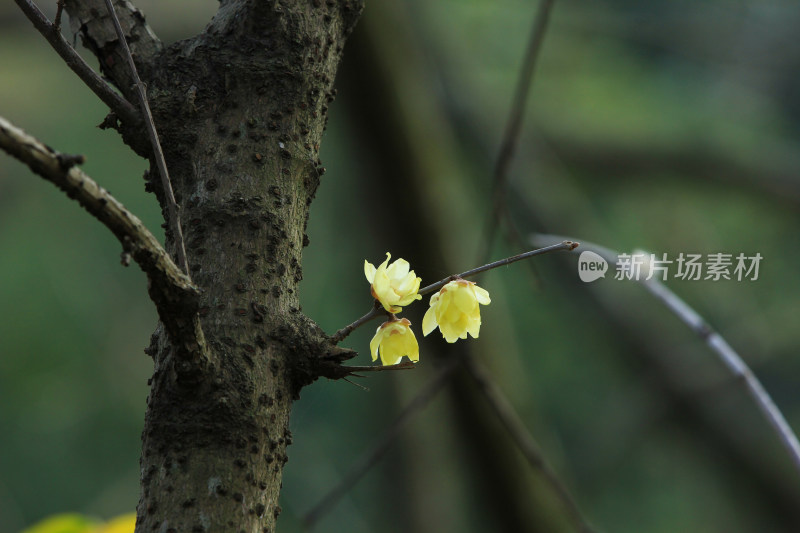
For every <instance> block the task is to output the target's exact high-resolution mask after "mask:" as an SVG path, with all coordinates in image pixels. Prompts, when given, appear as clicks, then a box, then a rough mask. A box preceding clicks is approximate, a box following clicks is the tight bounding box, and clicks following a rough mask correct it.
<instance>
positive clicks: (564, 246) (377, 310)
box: [331, 241, 578, 344]
mask: <svg viewBox="0 0 800 533" xmlns="http://www.w3.org/2000/svg"><path fill="white" fill-rule="evenodd" d="M577 247H578V243H577V242H572V241H564V242H562V243H558V244H553V245H551V246H547V247H545V248H540V249H538V250H531V251H529V252H525V253H522V254H518V255H514V256H511V257H506V258H505V259H500V260H499V261H495V262H493V263H489V264H487V265H483V266H479V267H477V268H473V269H472V270H467V271H466V272H462V273H461V274H456V275H454V276H448V277H446V278H444V279H443V280H440V281H437V282H436V283H432V284H430V285H428V286H427V287H423V288H422V289H420V290H419V294H421V295H423V296H424V295H426V294H428V293H431V292H434V291H438V290H439V289H441V288H442V287H444V286H445V285H447V284H448V283H449V282H451V281H453V280H454V279H458V278H461V279H466V278H469V277H472V276H477V275H478V274H480V273H482V272H486V271H487V270H491V269H493V268H497V267H501V266H505V265H510V264H511V263H516V262H517V261H521V260H523V259H528V258H529V257H533V256H535V255H542V254H546V253H550V252H561V251H570V250H574V249H575V248H577ZM382 314H387V313H386V311H384V309H383V307H382V306H381V305H380V303H379V302H378V300H375V305H374V306H373V307H372V309H371V310H370V311H369V313H367V314H366V315H364V316H362V317H361V318H359V319H358V320H356V321H355V322H353V323H352V324H349V325H347V326H345V327H343V328H342V329H340V330H339V331H337V332H336V333H334V335H333V336H332V337H331V342H332V343H333V344H338V343H340V342H341V341H342V340H344V339H345V337H347V336H348V335H350V334H351V333H352V332H353V331H354V330H355V329H356V328H358V327H361V326H363V325H364V324H366V323H367V322H369V321H370V320H372V319H373V318H377V317H379V316H381V315H382Z"/></svg>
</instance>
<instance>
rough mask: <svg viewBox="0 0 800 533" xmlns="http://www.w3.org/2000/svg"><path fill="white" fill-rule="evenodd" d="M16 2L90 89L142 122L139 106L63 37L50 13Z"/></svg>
mask: <svg viewBox="0 0 800 533" xmlns="http://www.w3.org/2000/svg"><path fill="white" fill-rule="evenodd" d="M16 2H17V5H18V6H19V7H20V9H21V10H22V12H23V13H25V16H27V17H28V19H29V20H30V21H31V22H32V23H33V25H34V27H35V28H36V29H37V30H38V31H39V33H41V34H42V36H43V37H44V38H45V39H47V42H49V43H50V46H52V47H53V49H54V50H55V51H56V52H57V53H58V55H59V56H61V59H63V60H64V62H65V63H66V64H67V66H68V67H69V68H71V69H72V71H73V72H74V73H75V74H77V75H78V77H79V78H80V79H81V80H83V82H84V83H85V84H86V85H87V86H88V87H89V89H91V90H92V92H93V93H94V94H96V95H97V96H98V98H100V100H102V101H103V103H105V104H106V105H107V106H108V107H109V108H111V110H112V111H113V112H114V113H116V114H117V116H118V117H119V118H120V119H122V120H123V121H125V122H127V123H128V124H131V125H133V124H136V123H138V122H139V120H140V117H139V113H138V112H137V111H136V108H135V107H133V106H132V105H131V104H130V102H128V101H127V100H125V98H123V97H122V96H121V95H120V94H119V93H118V92H117V91H115V90H114V89H113V88H112V87H111V86H110V85H109V84H108V83H106V82H105V81H104V80H103V79H102V78H101V77H100V76H98V75H97V74H96V73H95V71H94V70H92V67H90V66H89V65H88V64H87V63H86V61H84V60H83V58H82V57H81V56H79V55H78V53H77V52H76V51H75V49H74V48H72V46H70V44H69V43H68V42H67V41H66V40H65V39H64V37H63V36H62V35H61V32H60V31H59V28H58V27H57V26H56V25H54V24H51V23H50V21H49V20H48V19H47V17H45V16H44V13H42V12H41V11H40V10H39V8H38V7H36V5H35V4H34V3H33V2H31V1H30V0H16ZM61 5H62V4H61V3H60V2H59V10H58V18H57V19H56V20H57V21H59V20H60V14H61V9H60V7H61Z"/></svg>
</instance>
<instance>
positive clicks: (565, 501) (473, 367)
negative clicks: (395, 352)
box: [464, 357, 594, 533]
mask: <svg viewBox="0 0 800 533" xmlns="http://www.w3.org/2000/svg"><path fill="white" fill-rule="evenodd" d="M464 366H465V367H466V369H467V371H468V372H469V374H470V376H472V379H474V380H475V383H476V384H477V385H478V388H479V389H480V391H481V392H482V393H483V395H484V396H485V397H486V401H488V402H489V405H490V406H491V407H492V410H493V411H494V414H495V415H496V416H497V418H498V419H499V420H500V422H501V423H502V424H503V426H505V428H506V429H507V430H508V433H509V434H510V435H511V438H512V439H513V441H514V442H515V443H516V445H517V448H519V451H520V452H522V455H524V456H525V459H527V461H528V463H529V464H530V465H531V467H533V468H535V469H536V470H538V471H539V472H540V473H541V474H542V476H544V479H545V480H546V481H547V483H548V484H549V485H550V489H551V490H552V491H553V493H554V494H555V495H556V496H558V498H559V500H561V504H562V505H563V506H564V507H565V508H566V509H567V511H568V512H569V515H570V518H571V519H572V522H573V524H574V525H575V527H576V528H577V529H578V531H581V532H583V533H591V532H593V531H594V528H592V526H591V525H590V524H589V522H588V521H587V520H586V518H585V517H584V516H583V513H581V510H580V508H579V507H578V504H577V503H576V502H575V500H574V499H573V497H572V495H571V494H570V492H569V489H568V488H567V487H566V485H564V483H563V482H562V481H561V480H560V479H559V477H558V474H556V472H555V471H554V470H553V468H552V467H551V466H550V464H549V463H548V462H547V460H546V459H545V458H544V455H542V451H541V450H540V449H539V446H538V445H537V444H536V441H535V440H534V438H533V437H532V436H531V434H530V432H529V431H528V430H527V429H526V428H525V424H523V423H522V420H520V418H519V415H518V414H517V413H516V411H514V408H513V407H512V406H511V404H510V403H509V401H508V399H507V398H506V397H505V395H504V394H503V391H502V390H501V389H500V387H498V386H497V384H495V383H494V381H492V379H491V377H490V376H489V373H488V372H487V371H486V369H485V368H483V367H482V366H480V365H479V364H478V363H477V362H476V361H475V358H473V357H467V358H465V359H464Z"/></svg>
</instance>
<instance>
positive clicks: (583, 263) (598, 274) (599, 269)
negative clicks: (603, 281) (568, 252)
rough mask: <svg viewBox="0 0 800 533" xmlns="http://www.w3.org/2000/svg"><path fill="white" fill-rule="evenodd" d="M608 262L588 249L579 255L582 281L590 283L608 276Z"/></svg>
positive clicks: (579, 271)
mask: <svg viewBox="0 0 800 533" xmlns="http://www.w3.org/2000/svg"><path fill="white" fill-rule="evenodd" d="M606 270H608V262H607V261H606V260H605V259H603V258H602V257H601V256H599V255H598V254H596V253H594V252H592V251H589V250H586V251H584V252H581V255H580V257H578V275H579V276H580V278H581V281H585V282H586V283H589V282H590V281H595V280H596V279H598V278H604V277H606Z"/></svg>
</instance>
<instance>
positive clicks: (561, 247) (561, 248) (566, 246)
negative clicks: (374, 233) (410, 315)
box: [419, 241, 578, 295]
mask: <svg viewBox="0 0 800 533" xmlns="http://www.w3.org/2000/svg"><path fill="white" fill-rule="evenodd" d="M577 247H578V243H577V242H572V241H564V242H560V243H558V244H553V245H550V246H545V247H544V248H538V249H536V250H531V251H530V252H525V253H522V254H519V255H514V256H511V257H506V258H505V259H501V260H499V261H495V262H494V263H489V264H487V265H483V266H479V267H477V268H473V269H472V270H467V271H466V272H462V273H461V274H458V275H455V276H449V277H446V278H444V279H443V280H441V281H437V282H436V283H432V284H431V285H428V286H427V287H423V288H422V289H420V290H419V294H422V295H425V294H428V293H431V292H435V291H438V290H439V289H441V288H442V287H444V286H445V285H447V284H448V283H450V282H451V281H453V280H455V279H458V278H462V279H466V278H469V277H472V276H477V275H478V274H480V273H482V272H486V271H487V270H491V269H493V268H497V267H501V266H505V265H510V264H511V263H516V262H517V261H522V260H523V259H527V258H529V257H533V256H535V255H542V254H547V253H550V252H569V251H571V250H574V249H575V248H577Z"/></svg>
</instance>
